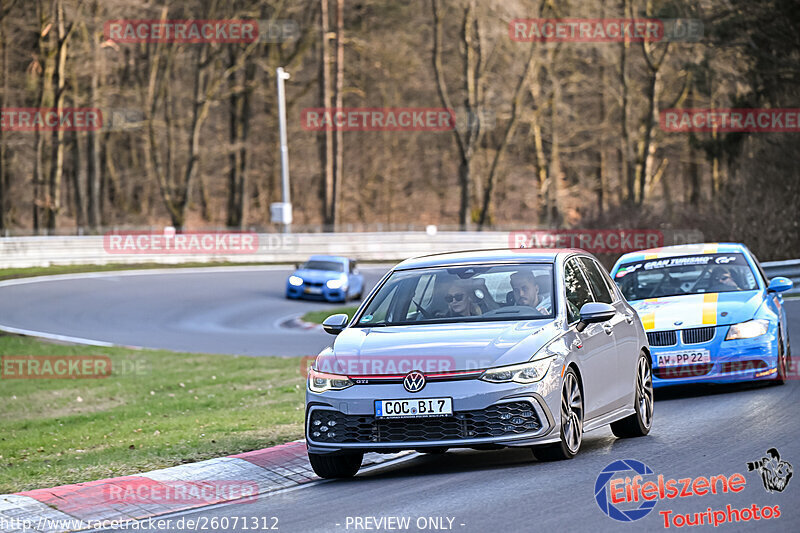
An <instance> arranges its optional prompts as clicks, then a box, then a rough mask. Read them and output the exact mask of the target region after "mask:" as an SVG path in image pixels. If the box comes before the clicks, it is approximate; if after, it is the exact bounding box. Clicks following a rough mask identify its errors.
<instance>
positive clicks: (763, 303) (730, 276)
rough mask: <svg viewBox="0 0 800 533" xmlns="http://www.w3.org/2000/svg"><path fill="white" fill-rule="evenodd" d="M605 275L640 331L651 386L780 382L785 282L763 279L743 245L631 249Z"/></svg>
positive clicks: (784, 361) (785, 348)
mask: <svg viewBox="0 0 800 533" xmlns="http://www.w3.org/2000/svg"><path fill="white" fill-rule="evenodd" d="M611 276H612V278H613V279H614V281H615V282H616V283H617V285H618V286H619V288H620V290H621V291H622V294H623V295H624V296H625V298H626V299H627V300H628V302H630V304H631V305H632V306H633V307H634V309H636V311H637V313H638V314H639V317H640V318H641V320H642V324H643V326H644V329H645V331H646V332H647V337H648V341H649V343H650V347H651V354H652V360H653V365H652V366H653V386H655V387H663V386H666V385H678V384H686V383H696V382H716V383H723V382H732V381H744V380H775V381H777V382H778V383H783V381H784V380H785V379H786V376H787V369H788V368H789V358H790V357H791V356H790V349H789V331H788V329H787V324H786V313H785V311H784V309H783V297H782V296H781V295H780V293H781V292H783V291H786V290H788V289H790V288H791V287H792V281H791V280H789V279H787V278H784V277H776V278H773V279H771V280H767V278H766V275H765V274H764V271H763V269H762V268H761V266H760V265H759V264H758V261H757V260H756V258H755V257H754V256H753V254H752V253H750V251H749V250H748V249H747V247H746V246H744V245H743V244H733V243H719V244H691V245H681V246H668V247H663V248H654V249H651V250H642V251H638V252H632V253H628V254H625V255H623V256H622V257H620V258H619V260H618V261H617V263H616V264H615V265H614V268H613V269H612V271H611Z"/></svg>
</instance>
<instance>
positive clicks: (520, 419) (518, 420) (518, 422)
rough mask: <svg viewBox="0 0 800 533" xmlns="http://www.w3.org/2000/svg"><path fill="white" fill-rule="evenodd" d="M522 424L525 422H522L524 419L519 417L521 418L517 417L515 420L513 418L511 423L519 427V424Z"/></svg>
mask: <svg viewBox="0 0 800 533" xmlns="http://www.w3.org/2000/svg"><path fill="white" fill-rule="evenodd" d="M522 422H524V421H523V420H522V418H521V417H519V416H515V417H514V418H512V419H511V423H512V424H517V425H519V424H522Z"/></svg>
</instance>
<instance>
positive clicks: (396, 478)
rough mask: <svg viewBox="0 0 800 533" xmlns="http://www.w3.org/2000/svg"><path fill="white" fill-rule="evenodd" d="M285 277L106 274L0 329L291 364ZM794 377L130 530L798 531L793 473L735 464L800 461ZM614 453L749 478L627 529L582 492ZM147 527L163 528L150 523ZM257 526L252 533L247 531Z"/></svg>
mask: <svg viewBox="0 0 800 533" xmlns="http://www.w3.org/2000/svg"><path fill="white" fill-rule="evenodd" d="M286 274H288V270H287V271H270V272H268V273H266V274H265V273H264V272H248V273H244V272H239V273H236V274H235V275H231V274H218V273H210V272H209V273H206V274H195V273H191V274H188V273H187V274H182V273H180V272H175V273H173V274H170V275H169V276H163V277H162V276H160V275H154V276H156V277H154V278H149V279H147V278H148V277H147V276H131V277H130V278H127V276H118V277H117V278H118V279H115V278H114V276H111V279H104V278H90V279H85V280H82V281H79V280H76V281H70V282H66V283H61V282H53V283H52V284H51V283H49V282H48V283H42V284H28V285H18V286H12V287H3V288H2V289H0V323H3V324H8V321H9V318H11V319H13V321H15V323H16V324H18V326H17V327H20V328H28V329H34V326H35V327H45V326H47V327H49V331H54V332H60V333H62V334H65V335H73V336H92V335H95V336H96V335H97V334H103V337H102V338H103V339H106V340H107V339H111V338H113V339H114V341H115V342H117V343H119V344H135V345H150V346H154V347H160V348H170V349H179V350H189V351H192V350H191V348H192V347H193V346H195V347H198V348H203V349H199V350H197V351H203V352H205V351H215V352H219V353H250V354H252V355H263V354H266V350H260V349H259V347H260V345H262V343H264V342H266V340H265V339H270V340H269V342H275V340H274V339H280V342H281V344H280V345H279V347H280V351H281V352H286V353H284V355H290V353H289V352H290V351H291V352H294V353H293V354H297V355H307V354H310V353H316V350H317V347H318V346H319V347H321V346H324V345H325V343H327V342H329V339H326V336H325V334H324V333H321V332H319V331H318V330H311V331H300V330H297V331H289V330H284V329H283V328H280V327H279V326H277V325H276V322H278V321H279V319H280V318H282V317H286V316H290V315H293V314H299V313H302V312H304V310H307V309H313V308H321V307H322V304H317V303H310V302H288V301H285V300H283V298H282V287H283V281H284V280H285V276H286ZM379 274H380V272H375V273H371V275H372V276H374V277H372V278H368V279H367V282H368V285H369V284H370V283H374V282H375V280H377V278H378V276H379ZM123 277H125V278H127V279H122V278H123ZM15 288H16V290H13V289H15ZM254 295H255V296H256V297H254ZM259 296H260V297H261V298H259ZM76 300H77V301H76ZM786 309H787V314H788V317H789V332H790V337H791V339H792V340H794V346H795V352H797V347H798V346H800V301H798V300H793V301H787V302H786ZM73 315H74V316H73ZM26 319H33V320H36V323H34V324H31V323H28V322H26V321H25V320H26ZM109 324H111V326H112V327H111V328H109ZM109 330H110V331H109ZM273 346H274V345H273ZM293 348H294V349H293ZM273 354H274V353H273ZM275 355H280V354H275ZM797 355H798V356H800V354H797ZM798 377H800V376H797V375H795V376H794V378H795V379H793V380H791V381H789V382H788V383H787V384H786V385H784V386H771V385H763V384H745V385H730V386H727V385H726V386H702V387H700V386H695V387H681V388H678V389H668V390H664V389H659V390H657V391H656V405H655V422H654V427H653V430H652V432H651V433H650V435H649V436H647V437H643V438H638V439H630V440H623V439H616V438H614V436H613V435H612V434H611V432H610V430H609V429H608V428H602V429H599V430H597V431H593V432H590V433H587V434H586V435H585V437H584V441H583V446H582V449H581V451H580V453H579V454H578V456H577V457H576V458H574V459H573V460H570V461H562V462H554V463H542V462H537V461H535V460H534V459H533V458H532V456H531V453H530V451H529V450H527V449H507V450H498V451H473V450H458V451H451V452H448V453H447V454H444V455H414V456H412V457H411V458H410V459H408V460H405V461H402V462H399V463H395V464H393V465H391V466H387V467H383V468H378V469H375V470H372V471H369V472H365V473H362V474H359V475H358V476H357V477H356V478H354V479H351V480H346V481H317V482H312V483H309V484H306V485H303V486H301V487H298V488H295V489H291V490H287V491H284V492H278V493H273V494H270V495H266V496H263V497H260V498H259V499H258V500H256V501H255V502H252V503H246V504H244V503H229V504H223V505H218V506H214V507H208V508H203V509H198V510H193V511H187V512H183V513H177V514H174V515H167V516H163V517H158V518H156V519H154V520H156V522H147V521H144V522H141V523H139V524H137V526H138V528H137V529H138V530H140V531H152V532H156V531H176V532H177V531H199V530H201V529H202V526H203V525H205V529H206V530H210V531H226V532H239V531H241V532H245V531H254V530H255V531H268V530H277V531H282V532H298V533H300V532H303V533H305V532H317V531H319V532H339V531H341V532H349V531H379V530H380V531H442V530H445V531H460V532H486V531H503V532H516V531H540V530H551V531H552V530H555V531H622V530H624V531H634V530H636V531H641V530H647V531H661V530H665V529H667V528H665V524H664V520H665V519H664V514H662V513H668V512H672V514H671V515H670V516H673V517H674V516H675V515H677V514H685V513H692V517H691V518H692V519H694V515H693V513H705V512H707V511H708V510H709V509H710V510H711V512H712V513H713V512H714V511H723V512H727V506H728V505H730V506H731V509H735V510H742V509H750V508H752V506H753V505H756V506H757V507H758V508H759V509H761V508H764V507H766V506H769V507H775V506H778V507H779V511H780V513H781V515H780V517H774V516H773V518H770V519H765V518H761V519H760V520H755V519H752V518H751V520H750V521H747V522H743V521H739V522H734V523H723V524H721V525H720V527H719V528H714V527H713V526H708V525H701V526H691V527H690V526H684V527H681V528H678V527H677V525H676V524H675V523H670V527H669V528H668V529H670V530H675V529H681V530H684V531H685V530H686V529H691V530H697V529H715V530H716V529H727V530H730V531H750V530H758V531H762V530H763V531H798V530H800V506H799V505H797V504H798V502H800V480H798V479H794V478H793V479H791V480H790V481H789V484H788V486H787V487H786V489H785V490H784V491H783V492H768V491H767V490H766V489H765V487H764V485H763V483H762V479H761V477H760V476H759V475H758V473H757V472H750V471H748V468H747V463H748V462H753V461H758V460H759V459H761V458H762V457H763V456H765V454H766V451H767V450H768V449H770V448H776V449H777V450H778V451H779V452H780V454H781V456H782V459H783V460H785V461H787V462H788V463H791V464H792V465H793V466H794V468H795V469H797V468H798V467H800V420H799V419H798V416H797V405H798V404H800V382H798V380H797V378H798ZM625 459H635V460H638V461H641V462H643V463H645V464H646V465H648V466H649V467H650V468H651V469H652V470H653V471H654V472H655V474H656V475H657V474H661V475H663V476H664V478H665V479H666V480H669V479H675V480H681V479H684V478H691V479H694V478H697V477H698V476H706V477H711V476H714V475H719V474H724V475H726V476H731V475H733V474H735V473H740V474H741V475H742V476H743V477H744V479H745V481H746V483H745V484H744V488H743V490H741V491H740V492H738V493H734V492H730V491H729V492H727V493H722V494H706V495H702V496H701V495H692V496H687V497H677V498H674V499H663V500H660V501H658V502H657V504H656V505H655V508H654V509H653V511H651V512H650V513H649V514H648V515H647V516H645V517H644V518H642V519H640V520H637V521H635V522H632V523H623V522H618V521H616V520H614V519H612V518H609V517H608V516H606V515H605V514H604V513H603V512H602V511H601V509H600V507H599V506H598V504H597V502H596V501H595V493H594V490H595V481H596V480H597V477H598V475H599V474H600V472H601V470H602V469H603V468H605V467H606V466H607V465H609V464H610V463H612V462H614V461H616V460H625ZM796 477H797V476H795V478H796ZM651 478H652V477H648V478H647V479H646V480H649V479H651ZM646 480H645V481H646ZM679 486H681V485H680V484H679ZM627 508H629V507H627ZM273 517H274V519H273ZM389 517H398V518H401V519H408V520H409V526H408V527H403V524H402V523H399V524H398V522H382V523H381V524H382V525H384V526H386V525H394V526H395V527H394V529H389V528H386V527H384V528H382V529H379V528H378V527H376V526H377V524H378V523H379V522H377V521H378V520H381V519H382V518H383V519H387V518H389ZM181 519H183V522H180V520H181ZM222 519H226V520H224V521H223V520H222ZM245 519H246V520H245ZM158 520H171V522H169V523H166V522H163V523H161V524H158V522H157V521H158ZM189 520H193V521H194V523H193V524H191V525H192V526H193V527H189V525H190V524H189V523H188V521H189ZM253 520H255V521H256V523H257V525H258V527H257V528H253V527H252V526H253V524H254V522H253ZM437 520H438V521H439V522H436V521H437ZM451 520H452V521H451ZM434 524H436V525H439V528H438V529H437V528H435V527H434ZM159 525H160V526H162V527H158V526H159ZM129 529H130V528H129Z"/></svg>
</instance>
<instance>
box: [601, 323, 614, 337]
mask: <svg viewBox="0 0 800 533" xmlns="http://www.w3.org/2000/svg"><path fill="white" fill-rule="evenodd" d="M603 331H605V332H606V335H611V333H613V331H614V326H612V325H611V324H609V323H608V322H606V323H605V324H603Z"/></svg>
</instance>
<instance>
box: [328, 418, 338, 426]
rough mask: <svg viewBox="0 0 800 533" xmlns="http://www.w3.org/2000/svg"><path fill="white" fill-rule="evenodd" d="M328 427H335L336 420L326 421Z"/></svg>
mask: <svg viewBox="0 0 800 533" xmlns="http://www.w3.org/2000/svg"><path fill="white" fill-rule="evenodd" d="M328 425H329V426H331V427H333V426H335V425H336V420H328Z"/></svg>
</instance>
